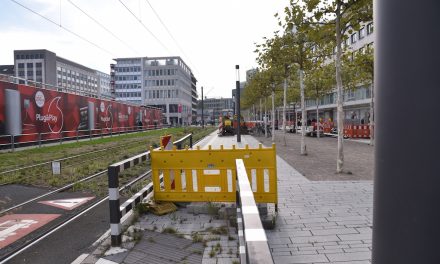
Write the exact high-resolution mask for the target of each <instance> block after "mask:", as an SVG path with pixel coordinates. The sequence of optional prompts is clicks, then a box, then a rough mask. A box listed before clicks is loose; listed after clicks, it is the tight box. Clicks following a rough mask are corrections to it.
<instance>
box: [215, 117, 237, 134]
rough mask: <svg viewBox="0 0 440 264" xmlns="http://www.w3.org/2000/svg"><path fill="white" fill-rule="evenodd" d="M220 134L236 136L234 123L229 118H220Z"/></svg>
mask: <svg viewBox="0 0 440 264" xmlns="http://www.w3.org/2000/svg"><path fill="white" fill-rule="evenodd" d="M218 134H219V135H220V136H225V135H234V134H235V129H234V126H233V121H232V120H231V119H230V118H229V116H221V117H220V118H219V126H218Z"/></svg>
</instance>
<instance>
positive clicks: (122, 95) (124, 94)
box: [116, 92, 141, 98]
mask: <svg viewBox="0 0 440 264" xmlns="http://www.w3.org/2000/svg"><path fill="white" fill-rule="evenodd" d="M116 97H118V98H130V97H141V92H117V93H116Z"/></svg>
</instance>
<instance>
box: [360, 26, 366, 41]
mask: <svg viewBox="0 0 440 264" xmlns="http://www.w3.org/2000/svg"><path fill="white" fill-rule="evenodd" d="M364 37H365V27H362V28H361V29H360V30H359V39H363V38H364Z"/></svg>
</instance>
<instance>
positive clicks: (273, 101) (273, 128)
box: [272, 87, 275, 143]
mask: <svg viewBox="0 0 440 264" xmlns="http://www.w3.org/2000/svg"><path fill="white" fill-rule="evenodd" d="M272 88H273V89H272V143H273V142H275V91H274V89H275V87H272Z"/></svg>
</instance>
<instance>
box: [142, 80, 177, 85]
mask: <svg viewBox="0 0 440 264" xmlns="http://www.w3.org/2000/svg"><path fill="white" fill-rule="evenodd" d="M176 83H177V80H174V79H172V80H171V79H168V80H145V86H146V87H151V86H174V85H176Z"/></svg>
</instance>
